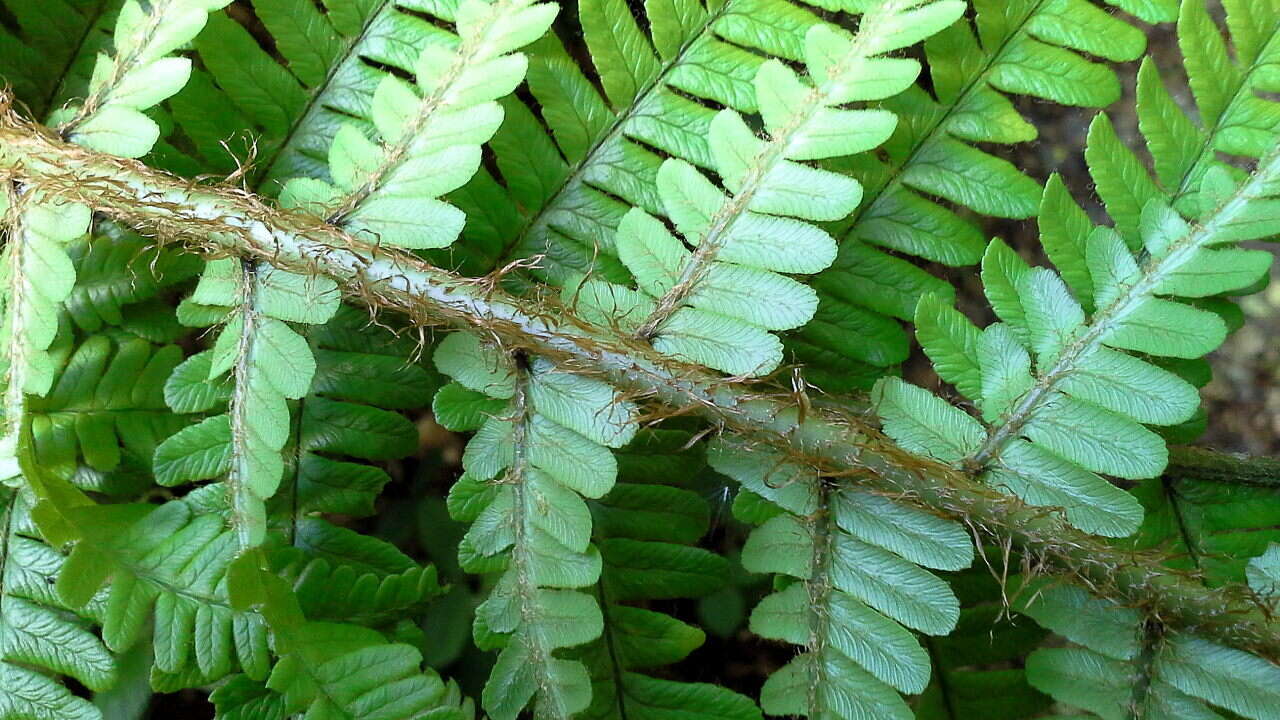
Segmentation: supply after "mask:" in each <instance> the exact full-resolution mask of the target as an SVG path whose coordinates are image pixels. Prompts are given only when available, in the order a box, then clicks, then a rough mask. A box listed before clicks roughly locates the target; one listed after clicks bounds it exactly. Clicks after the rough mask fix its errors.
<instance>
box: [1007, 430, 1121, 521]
mask: <svg viewBox="0 0 1280 720" xmlns="http://www.w3.org/2000/svg"><path fill="white" fill-rule="evenodd" d="M986 480H987V482H988V483H989V484H991V485H993V486H995V487H998V488H1000V487H1003V488H1007V489H1008V490H1010V491H1012V492H1013V493H1014V494H1016V495H1017V496H1018V497H1020V498H1022V499H1023V500H1024V501H1026V502H1027V503H1028V504H1030V505H1035V506H1049V507H1060V508H1063V509H1064V510H1065V512H1066V516H1067V521H1068V522H1070V523H1071V524H1072V525H1074V526H1076V527H1078V528H1080V529H1081V530H1084V531H1085V532H1090V533H1094V534H1097V535H1105V536H1107V537H1126V536H1128V535H1131V534H1133V532H1134V531H1135V530H1137V528H1138V526H1139V525H1140V524H1141V523H1142V506H1140V505H1139V504H1138V502H1137V501H1136V500H1134V499H1133V496H1131V495H1129V494H1128V493H1126V492H1124V491H1123V490H1121V489H1120V488H1117V487H1116V486H1114V485H1112V484H1111V483H1109V482H1107V481H1106V480H1104V479H1102V478H1100V477H1098V476H1097V475H1094V474H1093V473H1091V472H1089V471H1087V470H1085V469H1083V468H1081V467H1079V466H1077V465H1075V464H1074V463H1072V462H1070V461H1069V460H1066V459H1064V458H1062V457H1060V456H1058V455H1055V454H1054V453H1052V452H1050V451H1049V450H1046V449H1044V448H1041V447H1040V446H1038V445H1034V444H1032V443H1028V442H1024V441H1021V440H1016V441H1014V442H1012V443H1010V444H1009V445H1007V446H1006V447H1005V448H1004V450H1003V451H1002V452H1001V454H1000V458H999V461H998V464H997V466H996V467H995V468H993V469H992V470H991V471H990V473H989V475H988V477H987V478H986Z"/></svg>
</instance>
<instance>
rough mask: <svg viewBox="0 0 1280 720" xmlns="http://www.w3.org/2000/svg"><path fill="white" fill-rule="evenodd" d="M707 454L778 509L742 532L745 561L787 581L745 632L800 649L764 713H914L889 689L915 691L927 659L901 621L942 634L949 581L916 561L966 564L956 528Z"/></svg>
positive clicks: (965, 547)
mask: <svg viewBox="0 0 1280 720" xmlns="http://www.w3.org/2000/svg"><path fill="white" fill-rule="evenodd" d="M930 397H931V396H930ZM708 461H709V462H710V464H711V466H712V467H714V468H715V469H716V470H718V471H719V472H721V473H724V474H726V475H728V476H730V477H732V478H733V479H734V480H736V481H737V482H739V483H740V484H741V485H742V487H743V488H744V492H753V493H756V494H758V495H760V496H762V497H763V498H767V499H768V501H770V502H771V503H774V504H775V505H776V508H775V510H776V511H777V514H776V515H774V516H772V517H771V518H770V519H768V520H767V521H765V522H764V523H763V524H762V525H761V526H760V527H758V528H756V529H755V530H753V531H752V533H751V535H750V536H749V537H748V539H747V543H746V545H745V546H744V547H743V550H742V565H743V567H744V568H746V569H747V570H750V571H752V572H768V573H778V574H780V575H782V576H786V577H788V578H795V580H796V582H793V583H790V584H785V585H784V586H783V589H781V590H780V591H778V592H775V593H773V594H771V595H769V596H768V597H766V598H765V599H764V600H762V601H761V602H760V604H759V605H757V606H756V608H755V610H754V611H753V612H752V614H751V630H752V631H753V632H755V633H757V634H759V635H761V636H762V637H766V638H771V639H775V640H782V641H785V642H789V643H792V644H795V645H800V646H803V647H805V649H806V650H805V652H804V653H802V654H801V655H799V656H798V657H796V658H795V659H793V660H792V661H791V662H790V663H788V664H787V665H786V666H785V667H783V668H782V669H781V670H779V671H777V672H775V673H774V674H773V675H771V676H770V677H769V679H768V681H767V682H766V683H765V685H764V688H763V689H762V691H761V706H762V708H763V709H764V711H765V712H766V713H768V714H771V715H781V714H791V715H803V716H807V717H810V718H814V719H815V720H816V719H817V718H822V717H827V716H828V713H833V714H834V715H835V716H837V717H841V718H844V719H845V720H857V719H858V718H862V717H877V718H879V717H888V718H902V719H903V720H908V719H909V718H911V717H913V715H912V713H911V711H910V709H909V708H908V707H907V704H906V703H905V702H904V701H903V699H902V697H901V696H900V695H899V694H898V692H901V693H907V694H916V693H920V692H922V691H923V690H924V688H925V687H926V686H927V685H928V684H929V672H930V661H929V657H928V655H927V654H926V653H925V651H924V649H923V648H922V647H921V646H920V643H919V641H917V640H916V639H915V638H914V637H913V636H912V634H911V632H910V631H908V629H907V628H911V629H914V630H918V631H920V632H923V633H926V634H930V635H944V634H947V633H949V632H950V631H951V629H952V628H953V627H954V626H955V622H956V619H957V618H958V617H959V611H960V610H959V603H958V602H957V601H956V598H955V596H954V595H952V593H951V590H950V588H948V586H947V584H946V583H944V582H943V581H942V580H940V579H939V578H937V577H936V576H934V575H933V574H931V573H929V572H927V571H925V570H923V569H921V568H920V567H919V566H918V565H925V566H928V567H933V568H938V569H942V570H959V569H962V568H965V567H968V566H969V564H970V563H971V562H972V561H973V547H972V542H971V541H970V539H969V537H968V535H967V534H966V533H965V531H964V529H963V528H961V527H960V526H958V525H956V524H955V523H952V522H949V521H946V520H943V519H941V518H938V517H935V516H932V515H928V514H926V513H923V512H920V511H918V510H913V509H910V508H906V507H904V506H902V505H899V504H897V503H894V502H893V501H891V500H889V499H887V498H884V497H880V496H878V495H873V494H871V493H867V492H864V491H860V490H856V489H852V488H848V489H842V490H832V489H828V488H825V487H823V485H822V481H821V480H820V479H819V478H818V477H817V475H816V474H815V473H814V472H813V470H811V469H806V468H804V467H803V466H800V465H798V464H795V463H792V462H790V461H788V460H786V459H785V458H783V457H781V456H777V455H774V454H772V453H768V452H765V451H761V450H758V449H750V448H748V447H746V446H743V445H740V444H736V443H733V442H730V441H728V440H725V439H720V440H717V441H716V442H715V443H713V444H712V446H711V447H710V448H709V452H708ZM780 584H781V583H780ZM814 597H817V598H818V600H817V603H818V608H819V609H818V610H816V611H815V610H814V608H813V602H814V599H813V598H814ZM815 642H816V644H815ZM895 690H896V691H897V692H895Z"/></svg>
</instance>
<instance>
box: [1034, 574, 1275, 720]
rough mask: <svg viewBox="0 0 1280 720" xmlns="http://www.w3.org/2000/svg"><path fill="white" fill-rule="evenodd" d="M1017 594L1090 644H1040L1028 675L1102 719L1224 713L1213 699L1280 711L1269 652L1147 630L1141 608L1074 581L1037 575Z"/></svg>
mask: <svg viewBox="0 0 1280 720" xmlns="http://www.w3.org/2000/svg"><path fill="white" fill-rule="evenodd" d="M1017 597H1018V598H1019V601H1018V605H1017V609H1018V610H1019V611H1020V612H1023V613H1026V614H1028V615H1030V616H1031V617H1032V618H1034V619H1035V620H1036V622H1038V623H1040V624H1041V625H1043V626H1045V627H1047V628H1049V629H1051V630H1053V631H1055V632H1058V633H1061V634H1062V635H1064V636H1065V637H1066V638H1067V639H1068V640H1071V641H1072V642H1074V643H1077V644H1079V645H1081V646H1083V647H1067V648H1045V649H1040V650H1036V651H1035V652H1033V653H1032V654H1031V656H1030V657H1029V658H1028V659H1027V680H1028V681H1030V682H1031V684H1032V685H1034V686H1035V687H1036V688H1038V689H1039V690H1041V691H1043V692H1045V693H1048V694H1049V695H1051V696H1053V697H1054V699H1056V700H1058V701H1059V702H1062V703H1065V704H1067V705H1071V706H1074V707H1078V708H1080V709H1083V710H1088V711H1090V712H1093V713H1095V714H1097V715H1098V716H1099V717H1101V718H1103V720H1124V719H1125V718H1130V717H1133V713H1134V712H1137V714H1138V715H1140V716H1142V717H1149V718H1161V719H1164V718H1168V719H1169V720H1175V719H1176V720H1182V719H1183V718H1188V719H1190V720H1220V718H1221V717H1222V716H1220V715H1218V714H1217V713H1216V712H1214V711H1213V710H1211V709H1210V707H1209V706H1211V705H1214V706H1218V707H1221V708H1225V709H1226V710H1229V711H1231V712H1233V713H1236V714H1238V715H1240V716H1243V717H1247V718H1252V719H1253V720H1273V719H1274V718H1280V690H1278V689H1277V688H1280V668H1277V667H1276V666H1275V665H1273V664H1272V663H1270V662H1267V661H1266V660H1263V659H1262V658H1259V657H1256V656H1253V655H1250V654H1248V653H1245V652H1242V651H1240V650H1235V649H1233V648H1228V647H1224V646H1222V645H1218V644H1216V643H1212V642H1209V641H1207V640H1204V639H1202V638H1198V637H1196V636H1194V635H1190V634H1184V633H1174V632H1168V633H1167V634H1165V633H1164V632H1154V633H1153V632H1150V631H1145V632H1144V626H1143V620H1142V616H1141V614H1139V613H1138V612H1136V611H1134V610H1131V609H1128V608H1122V607H1119V606H1116V605H1115V604H1113V603H1112V602H1110V601H1107V600H1100V599H1098V598H1094V597H1091V596H1090V595H1089V594H1088V593H1086V592H1085V591H1084V590H1082V589H1080V588H1078V587H1076V586H1073V585H1066V584H1062V583H1055V582H1047V583H1046V582H1037V583H1033V584H1032V585H1030V586H1027V587H1023V588H1021V590H1020V592H1019V593H1018V596H1017ZM1146 656H1149V657H1146ZM1134 687H1140V688H1144V690H1143V692H1142V693H1140V694H1135V693H1134V690H1133V688H1134ZM1135 702H1136V703H1138V706H1137V707H1136V708H1135V707H1134V706H1133V705H1134V703H1135Z"/></svg>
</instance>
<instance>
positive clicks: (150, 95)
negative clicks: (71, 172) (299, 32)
mask: <svg viewBox="0 0 1280 720" xmlns="http://www.w3.org/2000/svg"><path fill="white" fill-rule="evenodd" d="M225 4H226V0H210V1H208V2H201V0H161V1H160V2H158V3H148V4H147V6H146V7H145V8H144V7H143V5H141V4H140V3H139V2H138V1H137V0H126V2H125V3H124V5H123V7H122V9H121V11H120V13H119V15H118V16H117V18H116V26H115V32H114V34H113V36H112V43H111V44H112V50H113V54H108V53H105V52H103V53H99V54H98V56H97V59H96V61H95V63H94V70H93V74H92V76H91V79H90V82H89V86H88V98H87V99H86V100H85V101H84V103H83V104H79V105H73V106H67V107H63V108H61V109H60V110H58V111H57V112H55V113H54V114H53V115H52V116H51V117H50V124H58V125H59V131H60V132H61V133H62V134H63V135H64V136H65V137H67V138H68V139H69V140H70V141H71V142H74V143H76V144H79V145H82V146H84V147H88V148H93V149H96V150H100V151H102V152H106V153H112V154H115V155H119V156H123V157H140V156H142V155H145V154H146V153H147V152H148V151H150V150H151V148H152V147H153V146H154V145H155V143H156V140H157V139H158V138H159V136H160V127H159V125H157V124H156V122H155V121H154V120H152V119H151V118H150V117H148V116H146V115H144V114H143V113H142V112H141V111H143V110H146V109H147V108H150V107H151V106H153V105H155V104H156V103H159V102H160V101H162V100H164V99H166V98H168V97H169V96H171V95H173V94H174V93H175V92H177V91H178V90H179V89H181V88H182V86H183V84H184V83H186V81H187V77H188V76H189V74H190V71H191V61H190V60H188V59H186V58H177V57H168V55H169V54H170V53H171V52H172V51H174V50H175V49H177V48H179V47H181V46H182V45H184V44H186V43H187V42H188V41H190V40H191V38H192V37H194V36H195V34H196V33H197V32H199V30H200V28H201V27H202V26H203V25H204V22H205V20H206V18H207V16H208V12H209V11H210V10H214V9H216V8H219V7H221V6H222V5H225ZM0 195H3V197H4V199H3V200H0V211H3V212H4V213H5V215H6V216H9V217H8V219H9V220H10V222H9V223H7V224H8V225H9V237H10V240H9V242H8V243H6V245H5V249H4V257H3V260H2V261H0V262H3V268H0V282H3V285H4V287H5V290H6V292H5V308H4V311H5V317H4V321H3V325H2V326H0V346H2V353H0V354H3V356H4V360H5V362H6V366H5V368H4V372H3V378H0V380H2V384H3V386H4V393H5V399H4V416H5V429H4V433H3V435H0V477H6V478H7V477H13V476H15V475H16V474H17V472H18V468H17V462H16V458H17V452H18V442H19V438H18V436H19V435H20V434H21V432H22V427H23V425H24V422H25V419H24V415H25V413H26V412H27V408H26V396H27V395H37V396H39V395H44V394H45V393H47V392H48V391H49V387H50V385H51V383H52V381H53V363H52V360H51V358H50V357H49V353H48V348H49V346H50V344H51V343H52V342H53V339H54V337H55V336H56V335H57V331H58V313H59V308H60V306H61V305H62V303H63V302H65V301H66V299H67V298H68V297H69V296H70V295H71V292H72V288H73V287H74V285H75V280H76V274H75V267H74V265H73V264H72V261H71V258H70V257H69V256H68V254H67V244H68V243H70V242H72V241H74V240H77V239H79V238H80V236H82V235H84V234H85V233H86V232H87V231H88V230H89V227H90V212H89V208H87V207H85V206H83V205H79V204H76V203H57V202H47V201H46V200H45V198H44V197H42V196H40V194H39V193H28V192H26V191H25V190H23V189H21V188H18V187H15V186H13V185H12V184H11V183H8V182H6V183H4V187H3V188H0ZM37 278H38V279H39V281H38V282H37Z"/></svg>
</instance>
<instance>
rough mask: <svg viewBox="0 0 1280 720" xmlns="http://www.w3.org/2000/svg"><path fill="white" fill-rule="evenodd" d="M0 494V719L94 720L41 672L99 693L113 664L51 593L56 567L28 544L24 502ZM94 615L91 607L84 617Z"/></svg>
mask: <svg viewBox="0 0 1280 720" xmlns="http://www.w3.org/2000/svg"><path fill="white" fill-rule="evenodd" d="M0 495H2V497H0V533H3V534H0V718H4V719H5V720H18V719H19V718H41V719H44V718H49V720H54V719H56V720H64V719H65V720H102V714H101V713H100V712H99V711H98V710H97V708H95V707H94V706H93V705H92V704H91V703H89V702H88V701H86V700H84V699H83V698H80V697H77V696H75V695H74V694H73V693H72V692H71V691H70V690H68V689H67V688H66V687H64V686H63V685H62V684H60V683H59V682H58V681H57V680H56V679H55V678H54V677H50V675H48V674H46V673H51V674H53V675H54V676H56V675H69V676H71V677H73V678H75V679H76V680H77V681H79V682H80V683H82V684H84V685H85V686H86V687H89V688H91V689H93V690H105V689H106V688H108V687H110V686H111V684H112V682H113V681H114V679H115V658H114V657H113V656H112V654H111V653H110V652H108V651H107V649H106V648H105V647H103V645H102V641H101V640H99V639H98V638H97V637H96V636H95V635H93V634H92V633H91V632H89V631H88V629H87V628H86V627H85V625H86V623H85V622H84V621H83V620H81V619H80V618H78V617H76V616H75V615H74V614H72V613H71V612H70V611H69V610H68V609H67V608H66V607H65V606H64V605H63V604H62V602H61V601H60V600H59V599H58V597H57V595H56V594H55V593H54V592H52V587H51V585H52V583H53V582H54V581H55V580H56V578H57V576H58V574H59V573H60V572H61V571H62V568H63V566H64V561H63V558H62V556H60V555H58V553H57V552H56V551H54V550H53V549H52V548H50V547H48V546H47V545H45V544H44V543H42V542H40V541H39V540H37V539H35V537H34V528H33V527H32V526H31V522H30V518H29V517H28V515H27V512H28V507H27V502H26V501H25V500H24V499H23V498H22V497H21V495H20V493H19V492H18V491H7V492H3V493H0ZM101 610H102V607H101V605H100V604H98V605H97V606H96V607H94V608H92V609H91V612H92V613H94V614H96V613H98V612H101Z"/></svg>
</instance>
